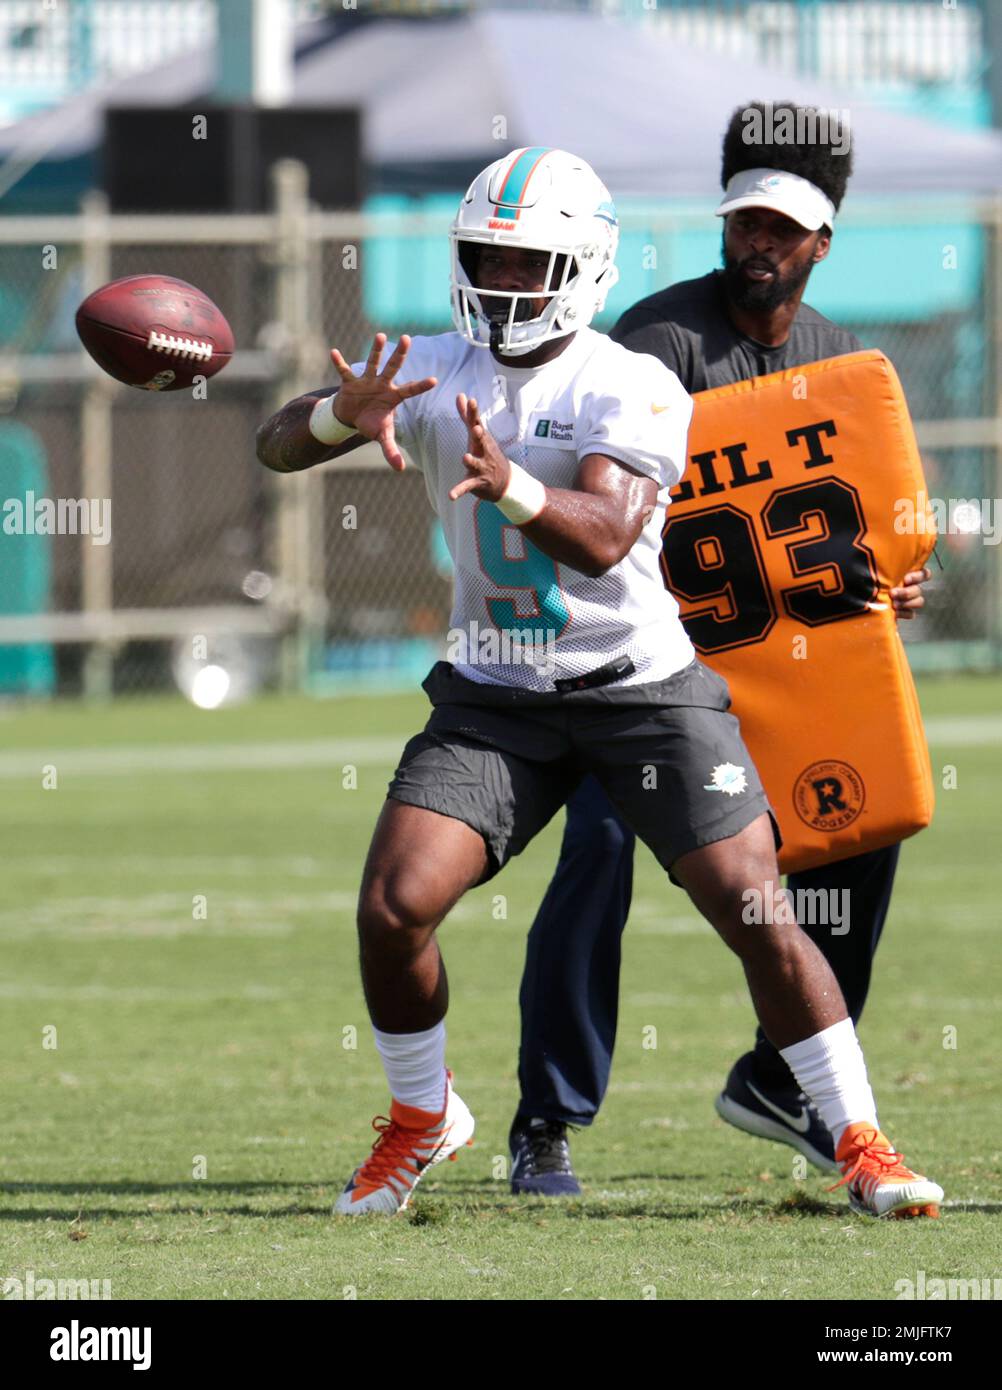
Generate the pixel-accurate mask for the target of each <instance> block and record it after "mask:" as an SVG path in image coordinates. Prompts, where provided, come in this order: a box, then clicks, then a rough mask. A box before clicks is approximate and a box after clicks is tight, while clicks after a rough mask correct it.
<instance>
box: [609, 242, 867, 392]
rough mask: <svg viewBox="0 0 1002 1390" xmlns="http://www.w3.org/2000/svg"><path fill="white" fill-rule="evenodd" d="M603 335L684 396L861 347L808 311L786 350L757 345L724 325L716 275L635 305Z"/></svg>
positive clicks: (726, 322) (803, 311) (800, 318)
mask: <svg viewBox="0 0 1002 1390" xmlns="http://www.w3.org/2000/svg"><path fill="white" fill-rule="evenodd" d="M610 336H611V337H612V338H613V339H615V341H616V342H617V343H622V344H623V346H624V347H628V348H629V349H630V350H631V352H648V353H650V355H651V356H652V357H657V358H659V359H660V360H661V361H662V362H663V363H664V364H665V366H666V367H668V368H670V370H671V371H673V372H674V373H675V375H676V376H677V377H678V378H679V380H680V381H681V382H682V385H683V386H684V387H685V389H686V390H687V391H690V392H691V391H708V390H710V389H711V388H712V387H714V386H729V385H731V384H732V383H733V382H735V381H747V380H748V378H749V377H753V376H767V375H768V374H769V373H770V372H780V371H783V370H784V369H785V368H786V367H802V366H804V364H805V363H807V362H821V361H823V360H824V358H826V357H841V356H842V355H843V354H844V353H847V352H858V351H859V350H860V349H861V348H862V346H863V345H862V343H861V342H860V341H859V339H858V338H857V337H855V336H854V334H852V333H849V332H848V331H847V330H846V329H844V328H839V327H838V325H837V324H834V323H832V322H831V320H830V319H826V318H825V317H824V315H823V314H819V313H818V312H817V310H816V309H812V308H811V307H810V306H809V305H807V304H801V306H800V308H799V309H798V310H797V315H796V318H795V319H794V320H793V323H792V324H791V325H790V336H789V337H788V338H787V340H786V342H785V343H782V344H780V346H779V347H766V346H765V345H764V344H762V343H757V342H756V341H755V339H754V338H749V337H747V336H746V335H745V334H744V333H742V332H741V331H740V329H738V328H735V327H734V325H733V323H731V320H730V318H729V317H728V314H727V306H726V302H725V300H724V289H723V276H722V274H721V272H720V271H718V270H711V271H710V273H709V275H701V276H700V277H699V279H698V280H683V281H681V282H680V283H679V284H677V285H672V286H670V288H668V289H666V290H659V291H658V293H657V294H652V295H649V296H648V298H647V299H641V300H640V302H639V303H638V304H634V306H633V308H632V309H627V311H626V313H625V314H624V315H623V316H622V318H621V319H620V320H619V322H618V323H617V324H616V326H615V328H614V329H613V330H612V333H611V335H610Z"/></svg>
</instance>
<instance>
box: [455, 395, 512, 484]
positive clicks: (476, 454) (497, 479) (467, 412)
mask: <svg viewBox="0 0 1002 1390" xmlns="http://www.w3.org/2000/svg"><path fill="white" fill-rule="evenodd" d="M456 409H457V410H458V411H459V418H460V419H461V420H462V422H463V424H464V425H465V426H466V428H467V430H468V432H469V433H468V437H467V441H466V448H467V452H466V453H465V454H464V455H463V466H464V467H465V469H466V472H467V476H466V477H465V478H464V479H463V481H462V482H461V483H457V484H456V486H455V487H454V488H453V489H452V491H451V492H450V493H449V496H450V497H451V498H452V500H453V502H458V501H459V499H460V497H462V496H463V494H464V493H466V492H472V493H473V495H474V497H483V498H484V499H485V500H486V501H488V502H497V501H499V500H500V498H501V497H502V496H503V495H504V490H505V488H506V487H507V486H508V478H509V475H510V473H511V465H510V464H509V462H508V460H507V458H506V457H505V456H504V454H503V453H502V452H501V450H500V449H499V448H498V445H497V441H496V440H495V438H494V437H493V435H492V434H491V433H490V431H489V430H488V429H487V427H486V425H485V424H484V423H483V421H482V420H481V418H480V411H479V409H478V407H477V402H476V400H475V399H474V398H473V397H472V396H471V397H470V398H469V400H467V398H466V397H465V396H464V395H462V394H460V395H458V396H457V397H456Z"/></svg>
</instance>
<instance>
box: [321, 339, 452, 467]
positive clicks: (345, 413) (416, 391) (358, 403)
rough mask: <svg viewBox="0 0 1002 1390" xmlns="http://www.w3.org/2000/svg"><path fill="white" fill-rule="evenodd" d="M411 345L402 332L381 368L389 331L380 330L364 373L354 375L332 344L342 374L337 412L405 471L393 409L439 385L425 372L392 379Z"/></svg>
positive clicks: (339, 417)
mask: <svg viewBox="0 0 1002 1390" xmlns="http://www.w3.org/2000/svg"><path fill="white" fill-rule="evenodd" d="M410 345H411V340H410V338H409V337H408V336H407V334H406V333H402V334H401V335H400V341H399V342H398V343H397V345H396V347H395V348H394V349H393V352H392V353H391V354H390V357H389V360H388V361H387V363H386V366H385V367H384V368H383V370H382V371H380V370H379V359H380V358H381V357H382V355H383V348H384V347H385V346H386V334H385V333H377V334H376V336H375V338H374V339H373V340H372V351H371V352H370V353H369V360H368V361H367V362H366V364H365V369H364V370H363V372H362V375H361V376H355V374H354V373H353V372H352V370H351V368H350V367H349V366H348V363H347V362H346V361H345V360H344V358H343V357H342V356H341V354H340V352H338V350H337V348H331V361H332V362H333V363H334V367H335V369H336V370H337V373H338V375H339V376H340V378H341V389H340V391H338V393H337V395H336V396H335V397H334V414H335V415H336V416H337V418H338V419H339V420H340V421H341V423H342V424H343V425H354V427H355V429H356V430H358V432H359V434H364V435H365V437H366V439H374V440H375V441H376V443H377V444H379V445H380V446H381V448H382V450H383V457H384V458H385V459H386V462H387V463H388V464H389V465H390V467H391V468H395V469H396V470H397V472H402V471H403V469H404V466H405V465H404V456H403V454H402V453H401V452H400V450H399V449H398V448H397V441H396V436H395V434H394V432H393V412H394V410H396V408H397V406H398V405H399V404H400V402H401V401H406V400H408V399H409V398H410V397H411V396H420V395H422V394H423V393H424V392H425V391H430V390H431V389H432V387H433V386H437V385H438V381H437V378H435V377H433V376H426V377H425V378H424V379H423V381H404V382H401V383H400V385H397V383H396V382H395V381H394V380H393V378H394V377H395V376H396V374H397V372H399V370H400V368H401V367H402V366H403V364H404V359H405V358H406V356H407V351H408V349H409V348H410Z"/></svg>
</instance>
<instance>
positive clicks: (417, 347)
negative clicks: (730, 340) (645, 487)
mask: <svg viewBox="0 0 1002 1390" xmlns="http://www.w3.org/2000/svg"><path fill="white" fill-rule="evenodd" d="M389 350H390V349H389V348H388V349H387V353H388V352H389ZM383 360H384V361H385V357H384V359H383ZM360 369H361V368H360V366H358V365H356V367H355V368H354V370H355V371H356V372H358V371H359V370H360ZM426 376H434V377H436V378H437V379H438V385H437V386H436V387H435V388H434V389H433V390H431V391H427V392H425V393H424V395H421V396H416V397H413V398H412V399H411V400H408V401H405V402H404V403H403V404H402V405H400V406H398V407H397V410H396V412H395V415H394V422H395V429H396V435H397V440H398V442H399V443H400V444H401V445H402V447H403V448H404V449H405V450H406V451H407V453H408V454H409V456H410V458H411V459H412V461H413V462H414V463H415V464H416V466H417V467H418V468H420V469H421V471H422V473H423V474H424V480H425V487H426V488H427V491H428V497H429V499H430V501H431V505H432V506H433V507H434V509H435V511H436V512H437V513H438V516H439V518H440V520H441V523H442V528H443V530H444V533H445V539H446V542H447V544H448V547H449V551H450V553H451V555H452V559H453V563H454V565H455V596H454V604H453V610H452V620H451V631H450V634H449V645H448V649H447V652H446V655H447V656H448V658H449V659H450V660H451V661H452V662H453V664H454V666H455V667H456V669H457V670H458V671H459V672H460V673H461V674H462V675H464V676H467V677H468V678H470V679H471V680H475V681H481V682H487V683H490V684H494V685H510V686H517V687H520V688H522V689H527V690H535V691H552V690H553V688H554V686H553V682H554V680H559V679H565V678H572V677H574V676H582V675H585V674H586V673H587V672H589V671H594V670H596V669H597V668H599V667H601V666H605V665H606V664H607V663H608V662H610V661H612V660H613V659H614V658H615V657H619V656H627V657H629V658H630V659H631V660H632V661H633V664H634V667H635V668H636V669H635V671H634V672H633V674H632V675H630V676H628V677H626V678H625V679H623V680H620V681H617V682H616V685H617V686H623V685H636V684H639V683H641V682H647V681H658V680H663V679H665V678H666V677H668V676H670V675H672V674H673V673H674V672H675V671H678V670H681V669H682V667H684V666H687V665H688V663H689V662H690V661H691V660H692V658H693V655H694V653H693V649H692V646H691V644H690V642H689V639H688V637H687V636H686V634H685V630H684V628H683V627H682V624H681V621H680V620H679V615H678V605H677V604H676V602H675V600H674V599H673V598H672V596H671V594H669V593H668V591H667V590H666V588H665V586H664V583H663V581H662V578H661V571H660V564H659V560H660V554H661V531H662V528H663V526H664V514H665V507H666V506H667V504H668V489H669V488H671V487H674V486H675V484H676V483H677V482H678V481H679V479H680V478H681V476H682V473H683V472H684V470H685V464H686V436H687V433H688V429H689V420H690V417H691V415H692V399H691V397H690V396H689V395H688V394H687V392H686V391H685V390H684V388H683V387H682V384H681V382H680V381H679V379H678V377H677V376H675V374H674V373H673V372H671V371H669V370H668V368H667V367H665V366H664V365H663V363H661V362H659V361H658V360H657V359H656V358H654V357H649V356H647V355H646V354H642V353H634V352H630V351H629V350H628V349H627V348H624V347H621V346H620V345H619V344H618V343H614V342H613V341H612V339H611V338H608V337H606V336H605V334H602V333H597V332H595V330H594V329H591V328H585V329H581V330H579V331H578V333H577V334H576V335H575V337H574V339H573V341H572V342H571V344H570V346H569V347H567V348H565V350H564V351H563V352H562V353H560V354H559V355H558V356H557V357H555V358H553V359H552V361H550V362H547V363H544V365H543V366H541V367H515V368H513V367H509V366H507V365H504V366H502V365H501V363H499V362H498V361H497V359H496V358H495V357H494V356H493V355H492V354H491V353H490V352H488V351H487V350H485V349H484V348H475V347H473V346H472V345H471V344H469V343H467V342H466V340H465V339H464V338H462V337H461V336H460V335H459V334H458V333H443V334H441V335H440V336H437V337H433V338H420V337H419V338H414V339H413V341H412V345H411V349H410V351H409V353H408V355H407V358H406V360H405V362H404V365H403V368H402V369H401V371H400V373H399V376H398V378H397V379H398V380H399V381H413V380H418V379H420V378H421V377H426ZM460 392H462V393H463V394H465V395H466V396H473V397H475V398H476V400H477V404H478V406H479V408H480V413H481V418H482V419H483V421H484V424H485V425H486V426H487V428H488V429H489V430H490V432H491V434H492V435H493V436H494V438H495V439H496V440H497V442H498V444H499V445H500V447H501V448H502V449H503V450H504V452H505V454H506V455H507V457H508V458H510V459H511V460H512V461H513V462H515V463H517V464H519V465H520V466H521V467H522V468H524V469H525V470H526V472H528V473H531V474H532V476H533V477H534V478H538V479H539V480H540V482H542V483H545V484H546V485H547V486H548V487H556V488H573V487H574V486H575V483H576V479H577V474H578V469H579V465H580V462H581V460H582V459H584V458H585V457H586V455H588V454H604V455H607V456H608V457H610V458H614V459H618V460H621V461H622V462H623V463H625V464H628V465H629V466H630V468H632V469H634V470H635V471H637V472H639V473H642V474H644V475H645V476H646V477H648V478H653V479H654V480H655V481H656V482H657V483H658V500H657V506H656V508H655V510H654V513H653V515H652V516H651V518H650V520H649V521H648V523H647V525H646V526H645V527H644V529H643V531H642V533H641V535H640V537H639V539H638V540H637V542H636V544H635V545H634V546H633V548H632V550H631V551H630V553H629V554H628V555H627V556H626V557H625V558H624V559H623V560H621V561H620V562H619V564H618V565H615V566H613V568H612V569H611V570H609V571H608V572H607V573H606V574H603V575H602V576H601V578H598V579H593V578H589V577H588V576H587V575H584V574H582V573H581V572H580V571H579V570H575V569H572V568H571V566H570V565H566V564H561V563H560V562H558V561H556V560H552V559H551V558H550V557H549V556H548V555H546V554H544V553H543V552H542V551H541V550H540V549H539V548H538V547H537V546H535V545H533V544H532V542H531V541H530V540H529V539H528V537H527V536H526V535H524V533H523V532H522V531H520V530H519V528H518V527H517V526H514V525H513V524H512V523H511V522H510V521H508V520H507V518H506V517H505V516H503V515H502V513H501V512H500V511H499V510H498V508H497V507H496V506H495V505H494V503H493V502H486V501H483V500H482V499H480V498H477V497H474V496H472V494H470V493H467V494H465V495H464V496H463V497H461V498H460V499H459V501H458V502H453V501H451V500H450V498H449V495H448V494H449V490H450V488H453V487H455V485H456V484H457V483H458V482H461V481H462V480H463V479H464V478H465V477H466V476H467V473H466V469H465V468H464V467H463V454H464V453H465V452H466V445H467V431H466V426H465V425H464V424H463V422H462V421H461V420H460V418H459V413H458V411H457V409H456V396H457V395H458V394H459V393H460Z"/></svg>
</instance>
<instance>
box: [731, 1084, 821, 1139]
mask: <svg viewBox="0 0 1002 1390" xmlns="http://www.w3.org/2000/svg"><path fill="white" fill-rule="evenodd" d="M745 1085H746V1086H747V1087H748V1089H749V1091H751V1093H752V1095H753V1096H754V1097H755V1099H756V1100H759V1101H761V1102H762V1104H763V1105H764V1106H765V1108H766V1109H767V1110H771V1111H772V1113H773V1114H774V1115H778V1116H779V1118H780V1119H781V1120H783V1121H784V1122H785V1123H786V1124H788V1125H789V1126H790V1128H791V1129H795V1130H796V1131H797V1133H798V1134H806V1133H807V1131H808V1130H809V1129H810V1127H811V1117H810V1116H809V1115H808V1113H807V1110H806V1108H805V1107H804V1106H803V1105H802V1106H801V1107H800V1114H799V1115H796V1116H794V1115H791V1114H790V1113H789V1111H787V1110H781V1109H780V1108H779V1106H778V1105H773V1103H772V1101H771V1100H766V1098H765V1096H764V1095H763V1094H762V1092H761V1091H758V1090H756V1089H755V1087H754V1086H753V1085H752V1084H751V1082H750V1081H746V1082H745Z"/></svg>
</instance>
